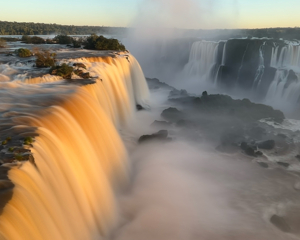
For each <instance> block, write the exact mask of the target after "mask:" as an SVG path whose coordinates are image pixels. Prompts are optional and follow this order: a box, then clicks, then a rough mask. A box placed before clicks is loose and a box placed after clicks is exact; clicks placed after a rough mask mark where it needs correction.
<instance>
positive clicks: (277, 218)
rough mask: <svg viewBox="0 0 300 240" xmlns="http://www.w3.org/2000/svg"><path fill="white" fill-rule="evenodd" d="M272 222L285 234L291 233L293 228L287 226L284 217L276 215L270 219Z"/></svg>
mask: <svg viewBox="0 0 300 240" xmlns="http://www.w3.org/2000/svg"><path fill="white" fill-rule="evenodd" d="M270 222H271V223H273V224H274V225H275V226H276V227H277V228H279V229H280V230H281V231H283V232H291V227H290V226H289V225H288V224H287V222H286V221H285V219H284V218H283V217H280V216H278V215H276V214H274V215H273V216H272V217H271V218H270Z"/></svg>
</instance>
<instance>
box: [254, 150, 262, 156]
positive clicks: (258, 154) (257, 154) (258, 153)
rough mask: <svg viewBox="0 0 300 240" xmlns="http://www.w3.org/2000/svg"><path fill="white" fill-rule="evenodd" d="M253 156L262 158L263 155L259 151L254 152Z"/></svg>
mask: <svg viewBox="0 0 300 240" xmlns="http://www.w3.org/2000/svg"><path fill="white" fill-rule="evenodd" d="M255 155H256V156H259V157H260V156H262V155H264V154H263V153H262V152H261V151H256V152H255Z"/></svg>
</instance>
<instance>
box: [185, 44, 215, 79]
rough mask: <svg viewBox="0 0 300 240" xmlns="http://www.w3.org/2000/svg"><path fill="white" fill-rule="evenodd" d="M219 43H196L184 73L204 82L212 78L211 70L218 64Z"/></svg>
mask: <svg viewBox="0 0 300 240" xmlns="http://www.w3.org/2000/svg"><path fill="white" fill-rule="evenodd" d="M218 46H219V43H217V42H208V41H199V42H194V43H193V45H192V48H191V52H190V57H189V62H188V63H187V64H186V65H185V67H184V70H183V71H184V72H185V74H186V75H187V76H189V77H197V78H199V79H201V80H203V81H208V80H210V78H211V70H212V68H213V67H214V65H215V64H216V63H217V56H218Z"/></svg>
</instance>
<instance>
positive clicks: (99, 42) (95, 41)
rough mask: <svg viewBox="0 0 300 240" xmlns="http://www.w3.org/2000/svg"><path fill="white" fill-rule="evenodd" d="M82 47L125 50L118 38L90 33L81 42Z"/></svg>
mask: <svg viewBox="0 0 300 240" xmlns="http://www.w3.org/2000/svg"><path fill="white" fill-rule="evenodd" d="M83 45H84V48H86V49H94V50H116V51H125V50H126V49H125V46H124V45H123V44H122V43H120V42H119V40H118V39H114V38H111V39H108V38H105V37H103V36H97V35H96V34H92V35H91V36H90V37H88V38H87V39H86V41H85V42H84V43H83Z"/></svg>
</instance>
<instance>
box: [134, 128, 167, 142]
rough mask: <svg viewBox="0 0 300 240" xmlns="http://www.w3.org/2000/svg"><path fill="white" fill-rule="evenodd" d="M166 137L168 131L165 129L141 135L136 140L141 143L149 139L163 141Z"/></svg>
mask: <svg viewBox="0 0 300 240" xmlns="http://www.w3.org/2000/svg"><path fill="white" fill-rule="evenodd" d="M167 139H168V131H167V130H160V131H158V132H157V133H154V134H151V135H143V136H141V137H140V138H139V140H138V142H139V143H143V142H147V141H149V140H159V141H164V140H167Z"/></svg>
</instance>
